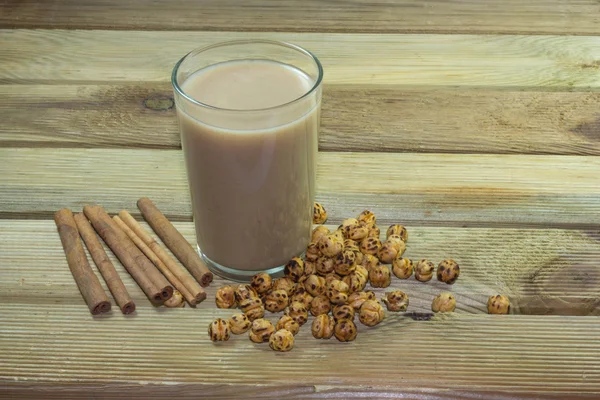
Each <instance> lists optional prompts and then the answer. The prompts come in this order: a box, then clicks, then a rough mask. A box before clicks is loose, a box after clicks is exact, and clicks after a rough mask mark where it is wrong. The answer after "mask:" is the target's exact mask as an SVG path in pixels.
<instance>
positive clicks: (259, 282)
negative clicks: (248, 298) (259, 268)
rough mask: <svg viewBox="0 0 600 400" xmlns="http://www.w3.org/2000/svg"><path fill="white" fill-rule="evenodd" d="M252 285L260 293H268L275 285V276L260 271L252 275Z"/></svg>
mask: <svg viewBox="0 0 600 400" xmlns="http://www.w3.org/2000/svg"><path fill="white" fill-rule="evenodd" d="M250 286H252V288H253V289H254V290H255V291H256V293H258V294H263V293H267V292H268V291H269V290H271V288H272V287H273V278H271V276H270V275H269V274H267V273H266V272H260V273H258V274H256V275H254V276H253V277H252V280H251V281H250Z"/></svg>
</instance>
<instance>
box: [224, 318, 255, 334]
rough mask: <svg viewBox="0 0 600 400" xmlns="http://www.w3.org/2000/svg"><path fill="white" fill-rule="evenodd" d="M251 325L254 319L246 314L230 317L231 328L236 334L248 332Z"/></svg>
mask: <svg viewBox="0 0 600 400" xmlns="http://www.w3.org/2000/svg"><path fill="white" fill-rule="evenodd" d="M251 326H252V321H250V319H249V318H248V317H247V316H246V314H234V315H232V316H231V318H229V329H230V330H231V333H233V334H234V335H241V334H242V333H245V332H248V329H250V327H251Z"/></svg>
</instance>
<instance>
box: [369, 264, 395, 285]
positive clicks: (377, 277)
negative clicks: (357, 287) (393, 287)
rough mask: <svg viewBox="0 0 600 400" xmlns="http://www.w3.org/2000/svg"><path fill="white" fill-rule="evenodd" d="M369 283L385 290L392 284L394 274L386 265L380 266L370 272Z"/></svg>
mask: <svg viewBox="0 0 600 400" xmlns="http://www.w3.org/2000/svg"><path fill="white" fill-rule="evenodd" d="M369 281H370V282H371V286H373V287H374V288H385V287H388V286H390V284H391V283H392V273H391V272H390V269H389V268H388V267H387V266H385V265H380V266H378V267H375V268H373V269H371V271H370V272H369Z"/></svg>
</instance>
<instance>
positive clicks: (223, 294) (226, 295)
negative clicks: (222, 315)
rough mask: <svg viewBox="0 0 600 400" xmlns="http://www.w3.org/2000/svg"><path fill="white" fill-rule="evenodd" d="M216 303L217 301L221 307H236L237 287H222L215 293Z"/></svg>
mask: <svg viewBox="0 0 600 400" xmlns="http://www.w3.org/2000/svg"><path fill="white" fill-rule="evenodd" d="M215 303H217V307H219V308H235V307H236V306H237V301H236V300H235V287H233V286H222V287H220V288H219V289H218V290H217V294H216V295H215Z"/></svg>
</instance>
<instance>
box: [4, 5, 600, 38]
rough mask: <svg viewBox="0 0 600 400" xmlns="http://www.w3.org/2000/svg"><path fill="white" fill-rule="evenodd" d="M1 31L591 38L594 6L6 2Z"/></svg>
mask: <svg viewBox="0 0 600 400" xmlns="http://www.w3.org/2000/svg"><path fill="white" fill-rule="evenodd" d="M0 7H1V8H0V10H1V11H2V12H0V27H3V28H61V29H62V28H69V29H126V30H140V29H151V30H219V31H229V30H241V31H293V32H315V31H316V32H322V31H325V32H373V33H406V32H418V33H430V32H434V33H513V34H514V33H529V34H541V33H550V34H596V33H598V32H599V31H600V26H599V23H598V19H597V18H596V16H597V15H598V13H600V6H599V5H598V3H597V2H595V1H592V0H578V1H567V2H565V1H560V0H541V1H539V0H538V1H536V2H535V3H533V4H531V3H524V2H522V1H519V0H504V1H499V0H491V1H484V0H458V1H457V0H455V1H451V2H448V1H440V0H425V1H419V2H415V1H410V0H393V1H385V2H377V3H373V2H369V1H366V0H351V1H344V2H339V1H335V0H326V1H319V0H302V1H301V0H292V1H285V2H281V1H276V0H247V1H243V2H241V1H235V0H205V1H202V2H201V3H199V4H196V3H192V2H190V1H186V0H173V1H169V2H157V1H152V0H135V1H128V2H126V3H124V2H121V1H115V0H100V1H94V2H83V3H82V2H78V1H75V0H68V1H56V0H54V1H45V2H39V1H35V0H25V1H23V0H8V1H5V2H4V3H3V4H2V5H1V6H0Z"/></svg>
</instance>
